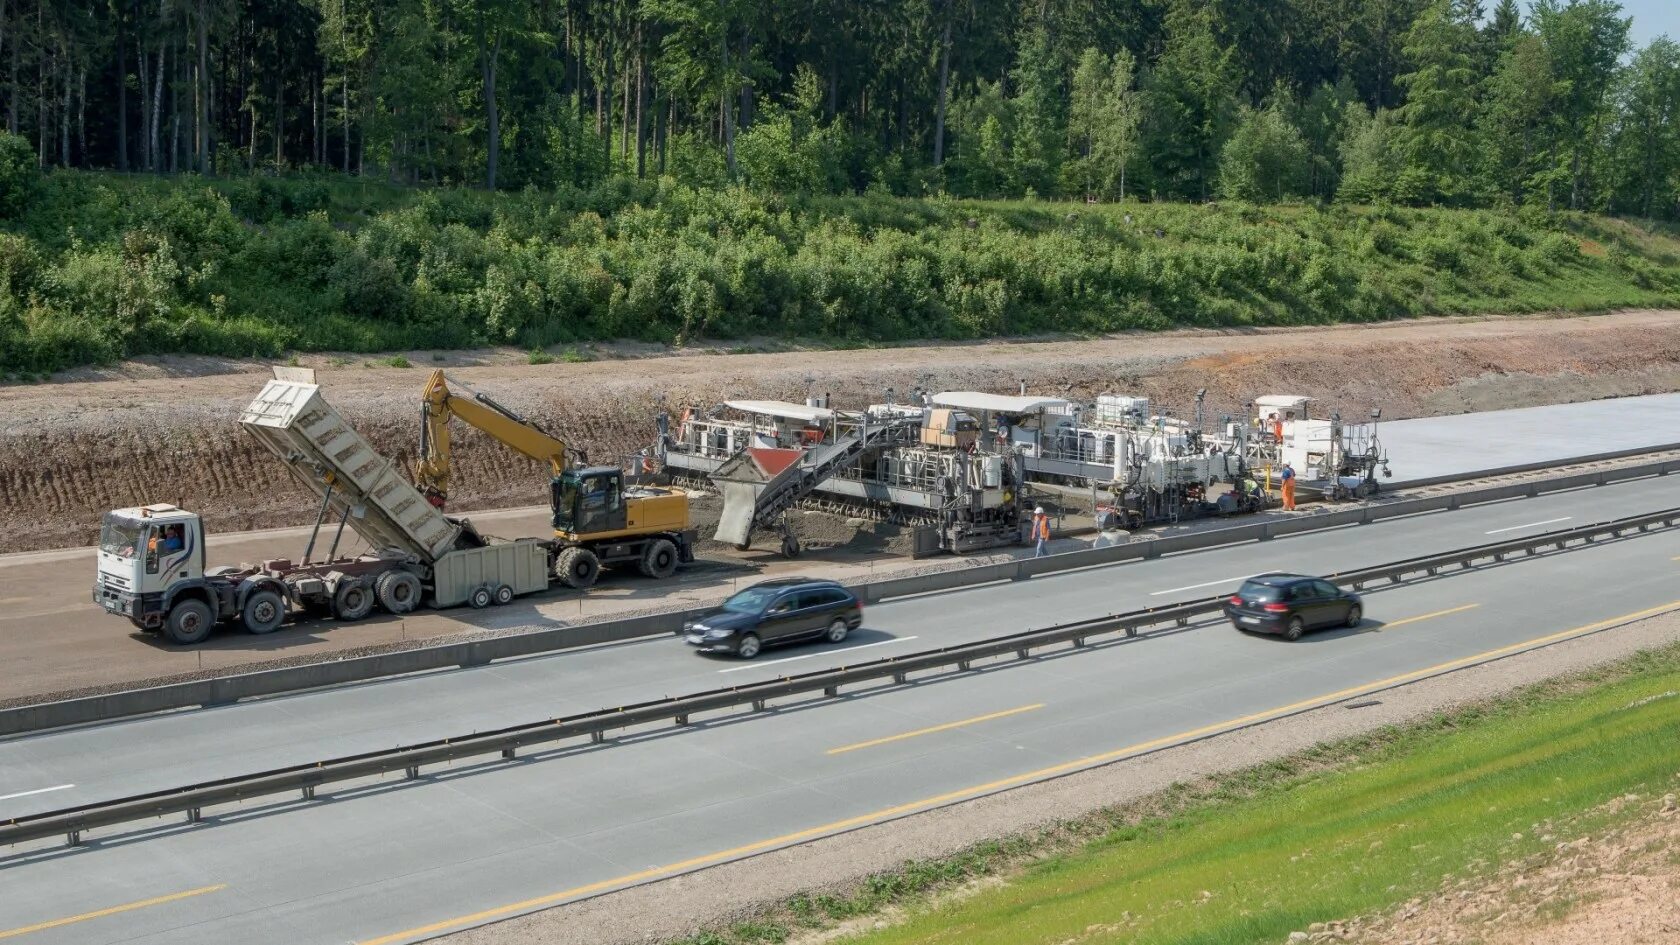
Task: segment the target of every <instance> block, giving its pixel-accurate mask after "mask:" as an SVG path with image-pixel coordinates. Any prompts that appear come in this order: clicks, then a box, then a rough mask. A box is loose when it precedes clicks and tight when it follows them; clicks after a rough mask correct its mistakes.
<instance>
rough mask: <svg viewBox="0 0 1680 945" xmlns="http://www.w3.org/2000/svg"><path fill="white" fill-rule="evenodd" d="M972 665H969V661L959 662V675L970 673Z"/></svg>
mask: <svg viewBox="0 0 1680 945" xmlns="http://www.w3.org/2000/svg"><path fill="white" fill-rule="evenodd" d="M970 665H972V664H971V663H969V661H968V660H957V672H959V673H966V672H968V667H969V666H970Z"/></svg>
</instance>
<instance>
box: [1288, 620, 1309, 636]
mask: <svg viewBox="0 0 1680 945" xmlns="http://www.w3.org/2000/svg"><path fill="white" fill-rule="evenodd" d="M1305 632H1307V625H1306V624H1304V623H1302V622H1301V618H1300V617H1290V618H1289V627H1288V629H1286V630H1284V631H1283V638H1284V639H1285V640H1299V639H1301V634H1303V633H1305Z"/></svg>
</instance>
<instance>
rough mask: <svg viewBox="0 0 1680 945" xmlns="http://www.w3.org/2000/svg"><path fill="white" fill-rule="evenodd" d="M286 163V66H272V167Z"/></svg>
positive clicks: (279, 63) (281, 64)
mask: <svg viewBox="0 0 1680 945" xmlns="http://www.w3.org/2000/svg"><path fill="white" fill-rule="evenodd" d="M285 163H286V66H285V62H284V61H283V60H282V61H281V62H278V63H275V66H274V166H275V167H277V168H278V167H281V166H283V165H285Z"/></svg>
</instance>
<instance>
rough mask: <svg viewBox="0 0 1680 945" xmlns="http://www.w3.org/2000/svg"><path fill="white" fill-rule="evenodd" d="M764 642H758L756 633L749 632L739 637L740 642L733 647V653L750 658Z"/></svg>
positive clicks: (755, 654) (743, 657) (745, 658)
mask: <svg viewBox="0 0 1680 945" xmlns="http://www.w3.org/2000/svg"><path fill="white" fill-rule="evenodd" d="M763 646H764V644H762V643H760V642H758V634H756V633H749V634H746V635H745V636H743V637H741V643H740V645H739V646H738V647H736V648H735V655H736V656H739V657H740V658H741V659H744V660H750V659H752V658H753V657H755V656H757V655H758V651H759V650H760V649H762V648H763Z"/></svg>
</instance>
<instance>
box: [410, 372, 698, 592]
mask: <svg viewBox="0 0 1680 945" xmlns="http://www.w3.org/2000/svg"><path fill="white" fill-rule="evenodd" d="M463 390H465V388H463ZM420 418H421V423H420V460H419V462H418V463H416V464H415V468H414V484H415V485H416V486H418V487H419V489H420V492H421V494H422V495H424V496H425V497H426V501H428V502H430V503H432V504H433V505H435V506H437V507H438V508H439V509H441V508H443V507H444V504H445V503H446V502H447V501H448V499H449V474H450V471H449V450H450V444H449V421H450V419H451V418H460V419H461V420H462V421H464V422H466V423H468V424H471V425H472V426H474V427H477V428H478V429H479V430H481V431H483V432H484V433H485V434H487V435H489V436H490V437H491V438H493V439H496V440H498V441H500V442H501V443H502V444H503V445H504V446H507V447H508V448H509V449H512V450H513V451H514V452H516V453H520V454H521V455H524V456H528V457H530V458H531V459H534V460H536V461H538V462H541V463H548V464H549V468H550V470H551V472H552V476H553V478H552V479H550V481H549V504H550V505H551V507H552V508H553V511H554V517H553V525H554V541H553V544H552V545H551V546H550V553H549V563H550V565H551V566H552V567H553V569H554V576H555V577H556V578H557V579H558V580H559V581H560V582H561V583H564V584H567V585H570V586H571V587H576V588H585V587H589V586H590V585H592V584H594V583H595V580H596V578H598V577H600V575H601V568H603V567H613V566H627V565H635V566H636V567H637V568H639V569H640V570H641V572H642V573H643V574H645V575H647V576H648V577H651V578H668V577H670V576H671V575H672V573H674V572H675V571H676V569H677V565H678V564H680V563H686V562H690V561H693V560H694V541H695V530H694V529H693V528H692V527H691V522H690V519H689V509H688V493H686V492H683V491H681V490H678V489H668V488H662V487H656V486H642V485H632V486H630V487H628V488H627V487H626V486H625V483H624V471H623V470H621V469H619V468H618V467H617V466H591V465H588V462H589V460H588V457H587V456H585V455H584V454H583V453H582V452H581V451H574V450H571V449H570V448H568V447H567V446H566V443H565V441H564V440H561V439H560V438H559V437H557V436H555V435H553V434H552V433H549V432H548V431H546V430H544V429H543V428H542V427H539V426H538V425H537V424H535V423H533V422H531V421H530V420H527V419H525V418H524V417H521V416H520V415H519V414H517V413H514V412H513V411H512V410H509V409H508V408H506V407H504V406H502V405H501V404H499V403H497V402H495V401H494V400H491V399H490V398H489V397H486V396H485V395H483V394H479V393H471V396H462V395H458V394H455V393H454V392H452V391H451V390H450V389H449V383H448V381H447V380H446V379H445V378H444V376H443V372H442V371H441V370H440V371H433V372H432V376H431V378H430V379H428V380H427V381H426V387H425V390H424V391H423V393H422V397H421V403H420ZM574 460H575V462H574Z"/></svg>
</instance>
